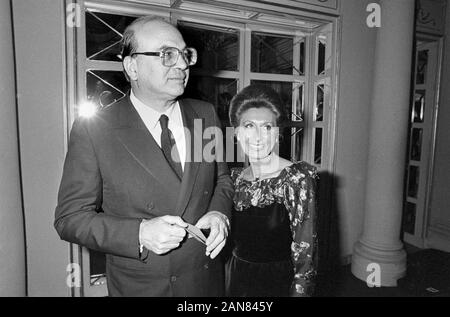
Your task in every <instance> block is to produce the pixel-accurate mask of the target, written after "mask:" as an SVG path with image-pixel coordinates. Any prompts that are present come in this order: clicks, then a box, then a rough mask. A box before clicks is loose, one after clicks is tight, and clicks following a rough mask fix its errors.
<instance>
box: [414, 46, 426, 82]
mask: <svg viewBox="0 0 450 317" xmlns="http://www.w3.org/2000/svg"><path fill="white" fill-rule="evenodd" d="M427 66H428V51H426V50H425V51H419V53H418V56H417V75H416V84H418V85H421V84H425V80H426V75H427Z"/></svg>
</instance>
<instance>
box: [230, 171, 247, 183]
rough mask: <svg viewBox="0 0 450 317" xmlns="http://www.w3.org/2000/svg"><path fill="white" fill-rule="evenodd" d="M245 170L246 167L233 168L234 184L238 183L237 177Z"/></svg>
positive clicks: (232, 177)
mask: <svg viewBox="0 0 450 317" xmlns="http://www.w3.org/2000/svg"><path fill="white" fill-rule="evenodd" d="M243 170H244V167H233V168H232V169H231V179H232V180H233V183H234V184H236V181H237V178H238V177H239V175H241V173H242V171H243Z"/></svg>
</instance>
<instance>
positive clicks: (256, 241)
mask: <svg viewBox="0 0 450 317" xmlns="http://www.w3.org/2000/svg"><path fill="white" fill-rule="evenodd" d="M242 171H243V168H236V169H232V171H231V176H232V179H233V182H234V186H235V196H234V209H235V210H234V211H233V222H232V232H231V234H232V235H231V237H232V238H231V241H232V243H233V245H232V257H231V259H230V260H229V261H228V263H227V294H228V295H229V296H248V297H257V296H311V295H312V293H313V291H314V278H315V276H316V274H317V272H316V269H317V236H316V217H315V190H316V179H317V173H316V169H315V167H313V166H311V165H309V164H307V163H305V162H297V163H294V164H292V165H290V166H288V167H286V168H284V169H283V170H282V171H281V172H280V174H279V175H278V176H276V177H273V178H267V179H262V180H257V181H248V180H245V179H244V178H243V174H242Z"/></svg>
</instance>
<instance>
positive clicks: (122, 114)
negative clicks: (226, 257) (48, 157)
mask: <svg viewBox="0 0 450 317" xmlns="http://www.w3.org/2000/svg"><path fill="white" fill-rule="evenodd" d="M122 59H123V66H124V70H125V72H126V76H127V78H128V79H129V81H130V83H131V92H130V94H129V95H128V96H126V97H125V98H123V99H121V100H119V101H118V102H116V103H115V104H113V105H111V106H109V107H107V108H106V109H103V110H102V111H100V112H99V113H97V114H96V116H95V117H93V118H84V119H83V118H80V119H78V120H76V121H75V123H74V125H73V127H72V132H71V136H70V143H69V148H68V153H67V156H66V161H65V164H64V172H63V177H62V181H61V185H60V189H59V195H58V205H57V207H56V212H55V228H56V230H57V232H58V233H59V235H60V237H61V238H62V239H64V240H67V241H69V242H72V243H77V244H80V245H83V246H86V247H88V248H90V249H92V250H97V251H101V252H104V253H106V274H107V283H108V291H109V295H110V296H221V295H222V294H223V293H222V292H223V283H224V281H223V280H224V278H223V265H222V263H221V261H220V257H217V255H218V254H219V252H220V251H221V250H222V248H223V247H224V245H225V242H226V238H227V236H228V231H229V217H230V211H231V205H232V195H233V186H232V183H231V179H230V177H229V173H228V168H227V166H226V163H225V162H223V159H222V158H221V157H220V153H219V152H220V151H215V152H214V151H211V153H210V155H212V158H213V159H211V157H209V158H205V157H203V155H202V154H203V153H202V152H203V151H202V150H203V149H202V148H203V147H205V145H207V143H208V142H211V140H204V139H203V138H202V135H203V134H202V132H203V131H204V129H207V128H211V127H217V126H220V123H219V119H218V117H217V115H216V113H215V111H214V108H213V106H212V105H210V104H207V103H205V102H202V101H198V100H192V99H184V100H183V99H179V96H181V95H182V94H183V92H184V89H185V86H186V84H187V81H188V77H189V66H190V65H193V64H195V62H196V59H197V54H196V51H195V49H190V48H187V47H186V43H185V42H184V40H183V37H182V35H181V34H180V33H179V31H178V30H177V29H176V28H175V27H174V26H172V25H171V24H169V23H167V22H165V21H164V20H161V19H159V18H154V17H144V18H140V19H138V20H136V21H135V22H133V23H132V24H131V25H130V26H129V27H128V28H127V30H126V31H125V33H124V38H123V54H122ZM194 122H195V123H194ZM197 123H198V124H197ZM194 138H195V140H194ZM217 141H221V140H217ZM199 142H200V143H199ZM198 144H202V146H201V147H200V148H199V147H198ZM168 148H169V152H168ZM170 150H171V152H170ZM194 158H195V160H194ZM188 223H190V224H195V226H196V227H198V228H201V229H209V230H210V233H209V236H208V238H207V241H206V246H205V245H204V244H202V243H201V242H199V241H197V240H196V239H192V238H191V236H190V235H188V234H187V232H186V227H187V226H188Z"/></svg>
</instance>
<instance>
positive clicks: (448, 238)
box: [428, 3, 450, 252]
mask: <svg viewBox="0 0 450 317" xmlns="http://www.w3.org/2000/svg"><path fill="white" fill-rule="evenodd" d="M442 67H443V71H442V78H441V91H440V101H439V117H438V121H437V133H436V152H435V161H434V175H433V182H432V192H431V204H430V214H429V222H430V225H431V226H432V227H435V228H436V227H440V230H432V231H429V232H428V239H429V240H430V241H428V242H431V246H433V247H436V248H441V249H445V250H447V251H449V252H450V195H449V192H450V181H449V180H450V161H449V158H450V144H449V140H450V129H449V128H448V127H449V122H450V86H449V84H448V83H449V82H450V3H448V4H447V18H446V29H445V38H444V60H443V63H442ZM438 231H440V232H438Z"/></svg>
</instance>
